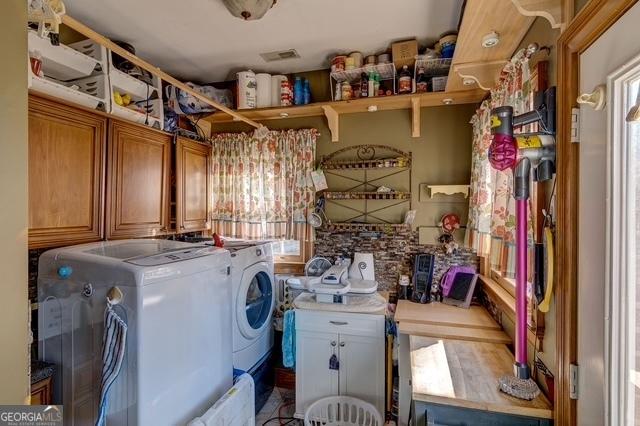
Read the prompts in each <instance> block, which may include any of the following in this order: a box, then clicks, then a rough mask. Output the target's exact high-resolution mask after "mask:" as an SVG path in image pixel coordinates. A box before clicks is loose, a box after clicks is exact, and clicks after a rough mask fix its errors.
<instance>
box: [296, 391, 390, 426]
mask: <svg viewBox="0 0 640 426" xmlns="http://www.w3.org/2000/svg"><path fill="white" fill-rule="evenodd" d="M304 424H305V426H383V422H382V416H381V415H380V413H378V410H376V407H374V406H373V405H372V404H369V403H368V402H366V401H362V400H361V399H358V398H353V397H350V396H329V397H326V398H322V399H319V400H317V401H316V402H314V403H313V404H311V405H310V406H309V408H307V411H306V412H305V413H304Z"/></svg>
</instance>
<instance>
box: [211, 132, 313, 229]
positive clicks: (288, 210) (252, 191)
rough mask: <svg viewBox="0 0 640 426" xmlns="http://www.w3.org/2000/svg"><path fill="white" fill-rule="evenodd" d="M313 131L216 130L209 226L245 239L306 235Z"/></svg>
mask: <svg viewBox="0 0 640 426" xmlns="http://www.w3.org/2000/svg"><path fill="white" fill-rule="evenodd" d="M317 136H318V133H317V131H316V130H315V129H303V130H284V131H270V132H269V133H268V134H267V136H266V137H265V138H258V137H255V136H254V134H253V133H220V134H217V135H215V136H214V138H213V141H212V142H213V150H212V158H213V161H212V163H213V173H212V175H213V182H212V186H213V204H212V219H213V230H214V232H217V233H218V234H220V235H223V236H227V237H235V238H248V239H296V240H300V241H305V240H306V239H307V237H308V236H307V228H308V227H307V226H306V223H307V216H308V214H309V213H310V212H311V211H312V210H313V205H314V193H315V191H314V189H313V183H312V181H311V176H310V174H311V172H312V171H313V169H314V163H315V153H316V140H317Z"/></svg>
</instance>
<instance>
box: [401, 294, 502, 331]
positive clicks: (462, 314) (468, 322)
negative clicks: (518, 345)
mask: <svg viewBox="0 0 640 426" xmlns="http://www.w3.org/2000/svg"><path fill="white" fill-rule="evenodd" d="M395 321H396V322H398V323H400V324H402V323H403V322H411V323H419V324H434V325H448V326H452V327H467V328H486V329H493V330H500V325H499V324H498V323H496V322H495V321H494V319H493V318H491V315H489V313H488V312H487V310H486V309H485V308H483V307H481V306H471V307H470V308H469V309H464V308H458V307H456V306H451V305H446V304H444V303H436V302H434V303H427V304H424V305H423V304H420V303H414V302H410V301H408V300H398V305H397V307H396V314H395Z"/></svg>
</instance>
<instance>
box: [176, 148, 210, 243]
mask: <svg viewBox="0 0 640 426" xmlns="http://www.w3.org/2000/svg"><path fill="white" fill-rule="evenodd" d="M210 176H211V148H210V147H209V146H206V145H203V144H200V143H198V142H194V141H192V140H189V139H185V138H178V141H177V144H176V230H177V231H178V232H191V231H201V230H205V229H208V228H209V226H210V225H209V209H210V206H211V203H210V200H209V195H210V194H209V188H210Z"/></svg>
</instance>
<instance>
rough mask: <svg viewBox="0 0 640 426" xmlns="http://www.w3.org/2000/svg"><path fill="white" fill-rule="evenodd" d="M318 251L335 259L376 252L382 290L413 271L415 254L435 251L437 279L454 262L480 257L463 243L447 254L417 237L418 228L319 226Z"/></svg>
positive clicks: (472, 263)
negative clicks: (363, 229) (347, 229)
mask: <svg viewBox="0 0 640 426" xmlns="http://www.w3.org/2000/svg"><path fill="white" fill-rule="evenodd" d="M315 238H316V239H315V242H314V247H315V255H317V256H324V257H327V258H330V259H331V260H333V259H334V258H336V257H338V256H343V257H353V253H355V252H361V253H373V257H374V261H375V269H376V280H377V281H378V283H379V287H378V289H379V290H387V291H395V289H396V284H397V282H398V277H399V275H400V274H407V275H409V276H411V275H412V265H413V260H414V257H415V255H417V254H422V253H432V254H434V255H435V257H436V263H435V269H434V282H438V281H439V280H440V278H441V277H442V275H443V274H444V273H445V272H446V271H447V269H449V267H450V266H453V265H465V266H473V267H475V268H476V269H478V267H479V260H478V257H477V256H476V254H475V252H474V251H472V250H471V249H468V248H465V247H460V249H458V250H457V252H456V253H455V254H452V255H448V254H446V253H445V252H444V250H443V249H442V247H441V246H440V245H433V244H429V245H425V244H420V243H419V242H418V241H419V239H418V232H417V231H413V230H410V229H406V230H404V229H394V230H393V231H392V232H391V233H385V232H344V231H341V232H336V231H327V230H316V237H315Z"/></svg>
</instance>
